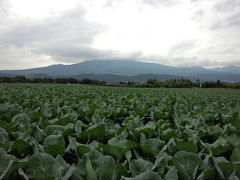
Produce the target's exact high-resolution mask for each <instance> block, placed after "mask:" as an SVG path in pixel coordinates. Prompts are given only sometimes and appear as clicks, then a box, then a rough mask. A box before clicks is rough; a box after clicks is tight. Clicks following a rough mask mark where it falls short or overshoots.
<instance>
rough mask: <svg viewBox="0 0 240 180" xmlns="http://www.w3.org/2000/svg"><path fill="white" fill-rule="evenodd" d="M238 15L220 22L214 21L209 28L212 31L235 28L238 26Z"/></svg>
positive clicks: (239, 19)
mask: <svg viewBox="0 0 240 180" xmlns="http://www.w3.org/2000/svg"><path fill="white" fill-rule="evenodd" d="M239 17H240V13H239V12H237V13H234V14H233V15H230V16H228V17H226V18H224V19H222V20H219V21H216V22H215V23H213V25H212V26H211V29H212V30H217V29H225V28H231V27H237V28H239V27H238V26H240V18H239Z"/></svg>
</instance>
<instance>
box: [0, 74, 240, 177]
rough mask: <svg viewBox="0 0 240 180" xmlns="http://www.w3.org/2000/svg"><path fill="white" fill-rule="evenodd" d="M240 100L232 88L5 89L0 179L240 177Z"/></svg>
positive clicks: (0, 112)
mask: <svg viewBox="0 0 240 180" xmlns="http://www.w3.org/2000/svg"><path fill="white" fill-rule="evenodd" d="M19 79H22V80H23V78H19ZM182 81H183V82H184V83H190V82H188V81H187V80H182ZM172 82H174V83H175V81H169V83H170V84H171V83H172ZM157 83H158V82H157V81H155V80H151V81H149V82H148V84H151V85H156V84H157ZM176 83H180V81H177V80H176ZM172 85H174V84H171V86H172ZM218 85H222V82H218ZM239 102H240V92H239V91H236V90H226V89H225V90H223V89H221V90H220V89H209V90H206V89H163V88H161V89H144V88H141V89H139V88H138V89H137V88H116V87H114V88H113V87H99V86H83V85H53V84H52V85H46V84H38V85H36V84H0V121H1V123H0V179H64V180H66V179H80V180H83V179H92V180H96V179H102V180H105V179H106V180H108V179H111V180H119V179H122V180H143V179H144V180H145V179H149V180H150V179H151V180H152V179H156V180H161V179H164V180H170V179H197V180H203V179H239V178H240V156H239V154H240V140H239V139H240V133H239V130H240V123H239V120H240V113H239V112H240V103H239Z"/></svg>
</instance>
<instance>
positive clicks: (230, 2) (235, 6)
mask: <svg viewBox="0 0 240 180" xmlns="http://www.w3.org/2000/svg"><path fill="white" fill-rule="evenodd" d="M213 8H214V10H215V11H217V12H221V13H222V12H232V11H235V10H239V8H240V1H239V0H225V1H223V2H219V3H217V4H216V5H215V6H214V7H213Z"/></svg>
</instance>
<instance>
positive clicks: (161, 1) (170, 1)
mask: <svg viewBox="0 0 240 180" xmlns="http://www.w3.org/2000/svg"><path fill="white" fill-rule="evenodd" d="M142 2H143V3H145V4H148V5H151V6H154V7H170V6H173V5H176V4H177V3H178V1H177V0H142Z"/></svg>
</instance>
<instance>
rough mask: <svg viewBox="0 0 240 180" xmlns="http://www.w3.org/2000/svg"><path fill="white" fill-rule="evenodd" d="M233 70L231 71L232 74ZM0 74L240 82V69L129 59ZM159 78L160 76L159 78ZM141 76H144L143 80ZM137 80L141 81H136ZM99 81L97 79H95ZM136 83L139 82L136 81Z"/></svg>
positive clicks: (54, 66) (112, 79)
mask: <svg viewBox="0 0 240 180" xmlns="http://www.w3.org/2000/svg"><path fill="white" fill-rule="evenodd" d="M233 69H234V71H233ZM0 74H2V75H25V76H27V77H48V76H51V77H74V78H77V79H80V78H91V79H97V80H105V79H107V80H108V81H107V82H110V81H115V80H116V79H118V80H120V79H121V80H122V81H123V82H126V81H136V79H141V81H142V80H143V79H147V78H149V79H150V78H152V77H156V79H159V80H160V79H161V78H163V77H164V76H165V77H169V78H171V77H173V78H181V77H185V78H189V79H197V78H199V79H200V80H203V81H204V80H214V81H215V80H217V79H220V80H222V81H240V67H237V66H231V67H226V68H216V69H205V68H203V67H199V66H194V67H171V66H165V65H161V64H156V63H147V62H139V61H133V60H92V61H84V62H81V63H77V64H72V65H62V64H57V65H51V66H47V67H41V68H33V69H25V70H2V71H0ZM160 75H161V76H160ZM143 76H144V77H143ZM140 77H141V78H140ZM99 78H101V79H99ZM139 82H140V80H139Z"/></svg>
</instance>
